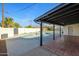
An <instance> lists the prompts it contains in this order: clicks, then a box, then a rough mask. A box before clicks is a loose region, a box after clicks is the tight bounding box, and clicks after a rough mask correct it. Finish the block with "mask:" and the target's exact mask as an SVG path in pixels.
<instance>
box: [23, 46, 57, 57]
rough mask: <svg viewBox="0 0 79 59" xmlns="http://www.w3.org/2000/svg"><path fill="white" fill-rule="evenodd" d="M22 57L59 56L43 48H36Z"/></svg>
mask: <svg viewBox="0 0 79 59" xmlns="http://www.w3.org/2000/svg"><path fill="white" fill-rule="evenodd" d="M22 56H57V55H56V54H55V53H51V52H50V51H48V50H47V49H44V48H43V47H36V48H34V49H32V50H31V51H28V52H27V53H24V54H22Z"/></svg>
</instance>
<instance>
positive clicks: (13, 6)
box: [0, 3, 59, 26]
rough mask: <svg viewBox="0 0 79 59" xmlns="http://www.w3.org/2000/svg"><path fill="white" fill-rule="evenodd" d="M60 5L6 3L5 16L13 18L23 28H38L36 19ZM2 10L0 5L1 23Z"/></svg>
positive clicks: (0, 18)
mask: <svg viewBox="0 0 79 59" xmlns="http://www.w3.org/2000/svg"><path fill="white" fill-rule="evenodd" d="M58 5H59V4H58V3H6V4H4V10H5V12H4V16H5V17H11V18H13V19H14V21H15V22H17V23H19V24H20V25H21V26H28V25H32V26H36V25H37V24H36V23H35V22H34V19H36V18H37V17H39V16H41V15H42V14H44V13H46V12H47V11H49V10H51V9H53V8H55V7H56V6H58ZM1 8H2V5H1V4H0V22H1V20H2V12H1Z"/></svg>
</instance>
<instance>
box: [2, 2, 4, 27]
mask: <svg viewBox="0 0 79 59" xmlns="http://www.w3.org/2000/svg"><path fill="white" fill-rule="evenodd" d="M2 28H4V3H2Z"/></svg>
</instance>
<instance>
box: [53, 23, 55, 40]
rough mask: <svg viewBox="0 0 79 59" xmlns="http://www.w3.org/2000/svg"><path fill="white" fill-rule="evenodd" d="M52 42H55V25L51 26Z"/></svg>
mask: <svg viewBox="0 0 79 59" xmlns="http://www.w3.org/2000/svg"><path fill="white" fill-rule="evenodd" d="M53 40H55V25H54V24H53Z"/></svg>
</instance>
